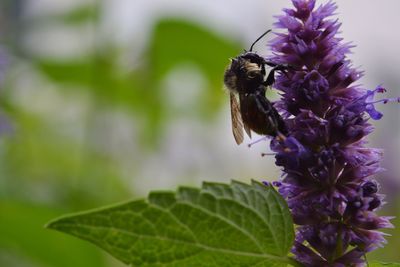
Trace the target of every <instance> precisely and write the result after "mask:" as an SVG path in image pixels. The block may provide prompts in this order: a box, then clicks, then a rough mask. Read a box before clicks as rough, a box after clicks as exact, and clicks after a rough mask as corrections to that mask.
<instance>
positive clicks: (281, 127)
mask: <svg viewBox="0 0 400 267" xmlns="http://www.w3.org/2000/svg"><path fill="white" fill-rule="evenodd" d="M265 65H268V66H271V67H272V70H271V71H270V73H269V74H268V76H267V78H266V77H265V76H266V71H265ZM285 68H286V67H285V66H282V65H278V64H275V63H273V62H269V61H266V60H265V59H264V58H262V57H261V56H259V55H258V54H256V53H254V52H245V53H243V54H241V55H239V56H238V57H236V58H234V59H232V62H231V64H230V66H229V67H228V68H227V70H226V71H225V75H224V83H225V86H226V87H227V88H228V90H229V91H230V98H231V117H232V131H233V135H234V137H235V140H236V143H237V144H240V143H242V142H243V138H244V137H243V128H244V129H245V130H246V132H247V134H248V135H249V136H250V137H251V131H254V132H256V133H258V134H261V135H268V136H272V137H275V136H277V135H278V134H286V133H287V131H286V126H285V123H284V121H283V119H282V117H281V116H280V115H279V113H278V111H277V110H276V109H275V108H274V106H273V105H272V103H271V102H270V101H269V100H268V99H267V98H266V96H265V91H266V89H267V87H269V86H271V85H272V84H273V83H274V72H275V71H283V70H285ZM236 97H238V98H239V101H238V100H237V98H236Z"/></svg>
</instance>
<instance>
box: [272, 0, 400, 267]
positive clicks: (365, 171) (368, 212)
mask: <svg viewBox="0 0 400 267" xmlns="http://www.w3.org/2000/svg"><path fill="white" fill-rule="evenodd" d="M292 2H293V4H294V7H295V8H294V9H285V10H284V13H285V14H284V15H282V16H279V17H278V22H277V23H276V26H277V27H278V28H281V29H284V30H285V32H283V33H277V37H276V38H275V39H274V40H272V42H271V48H272V51H273V53H274V54H273V56H272V57H271V58H270V59H271V60H272V61H274V62H276V63H280V64H285V65H289V66H290V69H289V70H288V71H287V72H286V73H283V74H281V75H279V77H277V81H276V83H275V88H276V89H278V90H279V91H280V92H281V95H282V99H281V100H280V101H278V102H277V103H276V104H275V107H277V109H278V110H280V111H281V113H282V116H283V117H284V119H285V122H286V124H287V128H288V131H289V134H288V135H287V136H286V137H284V138H282V137H281V138H275V139H274V140H272V142H271V149H272V150H273V151H274V152H276V164H277V165H278V166H281V167H282V168H283V172H284V175H283V178H282V180H281V181H279V182H278V183H276V184H277V185H278V186H279V192H280V193H281V194H282V195H283V196H284V197H285V198H286V199H287V201H288V205H289V208H290V210H291V212H292V216H293V219H294V222H295V223H296V224H297V225H298V228H297V234H296V241H295V245H294V247H293V253H294V254H295V256H296V258H297V260H298V261H300V262H302V263H303V264H305V265H306V266H364V264H365V263H364V257H363V256H364V255H365V253H367V252H369V251H371V250H373V249H375V248H377V247H379V246H380V245H382V243H384V241H385V240H384V238H383V233H381V232H379V231H377V229H380V228H388V227H392V225H391V223H390V222H389V219H390V218H389V217H380V216H378V215H377V214H376V213H375V211H376V210H377V209H378V208H379V207H380V206H381V205H382V203H383V201H382V200H383V196H382V195H380V194H378V184H377V182H376V181H375V179H374V176H375V175H376V174H377V173H379V172H380V171H381V168H380V166H379V162H380V159H381V156H382V151H381V150H379V149H373V148H367V147H366V146H365V144H366V141H365V136H367V135H368V134H369V133H371V132H372V130H373V128H372V126H371V124H370V123H369V122H368V120H369V118H372V119H380V118H381V117H382V114H381V113H380V112H379V111H377V110H376V109H375V107H374V104H376V103H377V102H383V103H386V102H388V101H390V100H389V99H383V100H380V101H374V100H373V98H374V97H375V96H376V95H377V94H379V93H384V92H385V89H384V88H382V87H381V86H378V87H377V88H376V89H375V90H365V89H363V88H360V87H359V86H356V85H353V83H354V82H355V81H357V80H358V79H359V78H360V77H361V76H362V72H360V71H359V70H357V69H355V68H353V67H352V65H351V62H350V61H349V60H348V59H347V58H346V54H347V53H349V50H350V48H351V45H350V44H348V43H347V44H346V43H343V42H342V39H341V38H339V37H337V32H338V29H339V27H340V24H339V23H338V21H337V20H335V19H332V18H331V16H332V15H333V13H334V11H335V10H336V5H335V4H334V3H332V2H328V3H327V4H324V5H321V6H319V7H316V6H315V0H292Z"/></svg>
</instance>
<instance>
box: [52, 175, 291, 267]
mask: <svg viewBox="0 0 400 267" xmlns="http://www.w3.org/2000/svg"><path fill="white" fill-rule="evenodd" d="M47 227H48V228H51V229H56V230H58V231H62V232H65V233H68V234H71V235H75V236H77V237H79V238H82V239H85V240H88V241H90V242H92V243H94V244H96V245H98V246H99V247H101V248H103V249H104V250H106V251H108V252H109V253H111V254H112V255H113V256H114V257H116V258H117V259H119V260H121V261H123V262H124V263H126V264H132V265H133V266H175V267H178V266H207V267H209V266H287V264H289V263H291V260H290V259H289V258H288V256H287V254H288V253H289V250H290V248H291V246H292V243H293V240H294V230H293V223H292V220H291V216H290V213H289V210H288V208H287V205H286V202H285V201H284V200H283V199H282V197H281V196H280V195H279V194H278V193H277V192H276V191H275V190H274V189H273V188H272V187H266V186H265V185H263V184H260V183H258V182H254V181H253V182H252V184H251V185H247V184H244V183H240V182H236V181H234V182H232V183H231V185H225V184H216V183H204V184H203V187H202V188H201V189H196V188H188V187H181V188H179V189H178V191H177V192H176V193H175V192H152V193H151V194H150V195H149V197H148V199H147V200H138V201H132V202H128V203H125V204H119V205H116V206H112V207H107V208H102V209H99V210H94V211H89V212H84V213H80V214H75V215H69V216H65V217H62V218H59V219H56V220H54V221H52V222H50V223H49V225H48V226H47Z"/></svg>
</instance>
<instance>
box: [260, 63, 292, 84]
mask: <svg viewBox="0 0 400 267" xmlns="http://www.w3.org/2000/svg"><path fill="white" fill-rule="evenodd" d="M266 64H267V63H266ZM271 64H274V63H271ZM267 65H268V66H270V65H269V64H267ZM289 68H290V67H289V66H286V65H277V64H275V66H274V67H273V68H272V70H271V71H270V72H269V74H268V77H267V79H266V80H265V82H264V83H263V84H264V85H265V86H271V85H273V84H274V83H275V71H281V72H283V73H286V70H288V69H289Z"/></svg>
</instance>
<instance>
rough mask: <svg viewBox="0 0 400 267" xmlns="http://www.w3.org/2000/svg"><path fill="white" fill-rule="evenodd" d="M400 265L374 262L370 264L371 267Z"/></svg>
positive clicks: (396, 266) (399, 264)
mask: <svg viewBox="0 0 400 267" xmlns="http://www.w3.org/2000/svg"><path fill="white" fill-rule="evenodd" d="M399 266H400V263H393V262H372V263H369V267H399Z"/></svg>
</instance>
